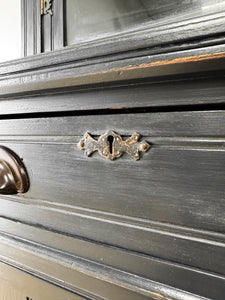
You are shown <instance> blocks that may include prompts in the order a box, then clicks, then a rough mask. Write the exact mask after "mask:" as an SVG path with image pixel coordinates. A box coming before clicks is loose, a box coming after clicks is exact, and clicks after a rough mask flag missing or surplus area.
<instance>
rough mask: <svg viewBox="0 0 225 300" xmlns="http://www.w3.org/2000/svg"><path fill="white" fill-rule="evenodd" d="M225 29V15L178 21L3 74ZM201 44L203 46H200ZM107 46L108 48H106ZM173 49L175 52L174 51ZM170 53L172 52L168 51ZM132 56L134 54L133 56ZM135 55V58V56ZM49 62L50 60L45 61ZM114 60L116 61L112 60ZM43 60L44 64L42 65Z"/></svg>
mask: <svg viewBox="0 0 225 300" xmlns="http://www.w3.org/2000/svg"><path fill="white" fill-rule="evenodd" d="M223 25H224V12H220V13H214V14H211V15H210V14H208V15H207V16H202V17H197V18H196V17H195V18H192V19H188V20H185V21H178V22H176V23H171V24H167V25H161V26H160V25H159V24H157V25H156V26H155V28H154V26H153V27H152V26H151V28H150V29H148V28H145V29H144V28H143V29H139V30H134V31H132V32H128V33H123V34H118V35H115V36H110V37H107V38H102V39H99V40H95V41H90V42H85V43H83V44H80V45H78V46H70V47H66V48H64V49H62V50H58V51H55V52H54V53H45V54H41V55H36V56H34V57H33V56H30V57H27V58H23V59H20V60H15V61H11V62H5V63H2V64H1V66H0V74H2V75H3V74H9V73H16V72H21V71H25V70H26V71H28V70H33V69H37V68H40V66H41V67H44V68H46V67H48V66H54V65H58V64H59V62H60V64H64V63H69V62H71V61H73V62H74V61H80V60H84V59H87V58H89V59H90V58H96V57H101V56H107V55H110V56H111V55H113V54H116V53H118V52H125V51H126V52H127V51H130V50H137V49H143V48H147V47H148V48H150V49H151V48H153V47H155V46H157V45H163V44H164V45H165V44H168V43H170V44H171V42H173V43H176V42H180V43H182V42H185V40H189V43H190V40H191V39H192V38H196V37H197V38H198V40H199V37H200V36H201V37H202V38H203V37H204V36H211V37H212V36H213V34H218V33H223V32H222V30H221V28H222V26H223ZM200 43H201V42H200ZM103 45H104V46H103ZM171 49H173V48H172V47H171ZM167 52H168V49H167ZM131 55H132V54H131ZM133 55H134V54H133ZM45 58H46V59H45ZM111 59H112V57H111ZM41 60H42V63H41ZM85 63H86V64H89V63H90V62H89V61H86V62H85V61H82V64H85Z"/></svg>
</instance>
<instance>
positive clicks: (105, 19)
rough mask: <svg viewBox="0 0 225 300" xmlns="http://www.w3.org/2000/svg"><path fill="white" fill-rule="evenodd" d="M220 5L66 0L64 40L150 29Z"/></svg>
mask: <svg viewBox="0 0 225 300" xmlns="http://www.w3.org/2000/svg"><path fill="white" fill-rule="evenodd" d="M224 9H225V1H223V0H202V1H201V0H170V1H168V0H157V1H155V0H123V1H121V0H66V1H65V19H66V22H65V23H66V36H65V44H66V45H69V46H70V45H74V44H79V43H82V42H87V41H92V40H96V39H99V38H104V37H109V36H113V35H117V34H121V33H123V34H124V33H128V32H132V31H136V30H145V29H150V30H152V31H154V30H157V29H159V26H163V25H164V26H165V25H172V24H173V25H176V23H177V22H180V21H185V20H190V19H193V18H199V17H203V16H207V15H208V14H212V13H217V12H220V11H222V10H224ZM169 34H170V32H168V35H169ZM149 44H151V40H149Z"/></svg>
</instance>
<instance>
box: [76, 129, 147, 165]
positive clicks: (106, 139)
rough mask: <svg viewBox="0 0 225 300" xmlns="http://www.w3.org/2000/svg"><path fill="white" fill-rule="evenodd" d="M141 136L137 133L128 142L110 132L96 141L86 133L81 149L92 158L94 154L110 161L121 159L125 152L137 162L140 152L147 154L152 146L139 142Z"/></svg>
mask: <svg viewBox="0 0 225 300" xmlns="http://www.w3.org/2000/svg"><path fill="white" fill-rule="evenodd" d="M139 138H140V134H139V133H137V132H135V133H133V134H132V136H131V137H130V138H128V139H126V140H123V139H122V137H121V136H120V135H119V134H117V133H116V132H114V131H109V132H107V133H104V134H103V135H101V136H100V137H99V138H98V140H95V139H94V138H93V137H92V136H91V135H90V134H89V133H87V132H86V133H85V134H84V136H83V138H82V139H81V140H80V142H79V147H80V148H81V149H82V150H85V154H86V155H87V156H90V155H91V154H92V153H93V152H95V151H98V153H99V154H100V155H101V156H102V157H104V158H107V159H109V160H114V159H117V158H119V157H121V156H122V155H123V154H124V153H125V152H126V153H128V154H129V155H130V156H131V157H133V158H134V159H135V160H139V159H140V152H146V151H147V150H148V149H149V148H150V145H149V144H148V143H147V142H146V141H143V142H138V140H139Z"/></svg>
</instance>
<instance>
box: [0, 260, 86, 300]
mask: <svg viewBox="0 0 225 300" xmlns="http://www.w3.org/2000/svg"><path fill="white" fill-rule="evenodd" d="M0 277H1V282H0V294H1V297H2V299H4V300H12V299H13V300H25V299H26V300H32V299H35V300H43V299H48V300H62V299H65V300H81V299H83V300H84V299H87V298H83V297H80V296H78V295H75V294H72V293H69V292H68V291H65V290H63V289H61V288H59V287H56V286H54V285H52V284H49V283H47V282H46V281H43V280H40V279H37V277H34V276H31V275H29V274H27V273H25V272H22V271H20V270H18V269H16V268H12V266H10V265H7V264H4V263H2V262H1V263H0Z"/></svg>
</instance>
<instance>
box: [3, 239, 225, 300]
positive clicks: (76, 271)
mask: <svg viewBox="0 0 225 300" xmlns="http://www.w3.org/2000/svg"><path fill="white" fill-rule="evenodd" d="M1 249H2V252H1V254H0V259H1V260H2V261H4V262H6V263H8V264H13V265H14V266H16V267H17V268H19V269H21V267H22V266H23V268H24V269H25V270H26V271H27V272H29V273H32V274H35V275H36V276H38V277H41V278H44V279H48V281H50V282H51V281H53V282H54V283H55V284H57V285H60V286H62V281H63V287H64V288H67V289H70V290H71V291H74V292H76V293H78V294H80V295H83V296H87V297H90V298H91V299H99V300H100V299H104V298H106V299H110V300H111V299H112V300H114V299H115V300H116V299H118V297H119V299H127V300H128V299H129V300H130V299H134V300H137V299H138V300H139V299H156V300H157V299H168V298H169V299H174V300H184V299H185V300H189V299H193V298H194V299H202V298H203V299H206V298H204V296H199V295H196V294H191V293H189V292H186V291H180V290H179V289H174V288H173V287H170V286H167V285H164V284H160V283H157V282H154V281H152V280H148V279H145V278H143V277H139V276H137V275H133V274H130V273H127V272H124V271H122V272H121V270H119V269H114V268H111V267H109V266H106V265H104V268H103V266H102V265H101V264H96V263H95V262H92V261H89V260H87V259H82V258H79V257H75V256H72V255H69V254H64V253H62V252H61V251H57V250H55V249H51V248H48V247H46V246H42V245H40V244H39V245H38V247H37V244H36V243H32V242H29V241H25V240H21V239H19V238H13V239H12V238H9V237H6V236H4V235H1ZM6 253H7V255H5V254H6ZM37 266H38V268H37ZM211 279H212V280H213V278H211ZM200 280H201V279H200ZM202 284H206V282H204V279H203V281H202ZM221 284H223V280H220V279H218V278H217V280H216V286H215V289H213V291H212V292H213V295H214V296H215V297H214V299H219V296H221V295H222V293H223V287H224V284H223V285H221ZM212 292H211V293H209V296H210V295H211V294H212ZM200 294H204V292H202V293H200ZM207 299H208V298H207Z"/></svg>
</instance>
